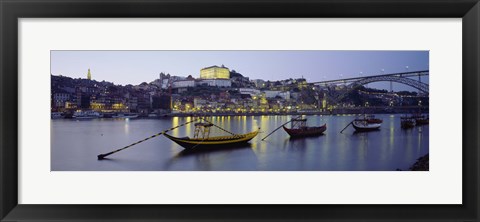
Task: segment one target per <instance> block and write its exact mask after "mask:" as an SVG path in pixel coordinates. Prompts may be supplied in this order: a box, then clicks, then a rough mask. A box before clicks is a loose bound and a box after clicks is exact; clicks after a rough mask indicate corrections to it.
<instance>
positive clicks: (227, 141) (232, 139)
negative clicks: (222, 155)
mask: <svg viewBox="0 0 480 222" xmlns="http://www.w3.org/2000/svg"><path fill="white" fill-rule="evenodd" d="M212 126H215V125H214V124H212V123H196V124H195V133H194V136H193V138H190V137H174V136H171V135H168V134H164V135H165V136H166V137H167V138H168V139H170V140H172V141H173V142H175V143H177V144H178V145H180V146H182V147H183V148H185V149H187V150H199V149H202V150H208V149H228V148H230V147H237V146H240V145H244V144H246V143H247V142H248V141H250V140H251V139H253V138H254V137H255V136H257V135H258V132H259V130H260V129H258V130H256V131H252V132H249V133H245V134H232V135H228V136H214V137H210V127H212Z"/></svg>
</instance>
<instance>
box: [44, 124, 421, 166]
mask: <svg viewBox="0 0 480 222" xmlns="http://www.w3.org/2000/svg"><path fill="white" fill-rule="evenodd" d="M304 117H306V118H307V119H308V121H307V124H308V125H309V126H314V125H323V124H324V123H326V124H327V130H326V131H325V133H324V135H321V136H318V137H309V138H301V139H290V138H289V136H288V134H287V133H286V132H285V131H284V130H283V129H280V130H278V131H276V132H275V133H274V134H272V135H271V136H269V137H268V138H266V140H264V141H262V140H261V139H262V138H263V137H265V136H266V135H267V134H268V133H270V132H271V131H272V130H274V129H275V128H277V127H279V126H281V125H282V124H283V123H285V122H287V121H288V120H290V119H291V116H235V117H234V116H231V117H211V118H209V120H210V121H212V122H213V123H215V124H216V125H219V126H221V127H222V128H225V129H227V130H229V131H232V132H234V133H239V134H240V133H246V132H250V131H254V130H256V129H257V128H258V127H260V128H261V132H262V133H260V134H259V135H258V136H257V137H255V138H254V139H253V140H251V141H250V143H249V144H248V145H246V146H243V147H239V148H232V149H225V150H213V151H208V152H198V153H185V152H182V150H183V148H182V147H181V146H179V145H177V144H176V143H174V142H172V141H171V140H169V139H167V138H166V137H164V136H159V137H155V138H153V139H150V140H147V141H145V142H143V143H140V144H137V145H135V146H132V147H131V148H129V149H125V150H123V151H120V152H117V153H115V154H112V155H111V156H109V157H108V159H105V160H101V161H99V160H97V155H98V154H101V153H107V152H109V151H112V150H115V149H118V148H121V147H124V146H126V145H128V144H131V143H134V142H136V141H138V140H142V139H144V138H146V137H149V136H151V135H153V134H156V133H158V132H161V131H163V130H165V129H168V128H171V127H173V126H177V125H179V124H182V123H184V122H186V121H189V120H191V117H168V118H163V119H91V120H75V119H52V120H51V170H52V171H230V170H234V171H307V170H308V171H394V170H396V169H401V170H407V169H408V168H409V167H410V166H411V165H412V164H414V163H415V161H416V159H417V158H419V157H421V156H423V155H425V154H427V153H428V151H429V128H428V125H424V126H416V127H414V128H412V129H407V130H405V129H402V128H401V127H400V115H390V114H389V115H376V117H377V118H381V119H383V124H382V127H381V129H380V130H379V131H373V132H365V133H354V129H353V128H352V127H351V126H350V127H349V128H347V129H346V130H345V131H344V132H343V133H340V131H341V130H342V129H343V128H344V127H345V126H346V125H347V124H348V123H349V122H350V121H352V120H353V119H354V118H355V116H354V115H336V116H330V115H327V116H321V115H317V116H304ZM287 126H289V125H287ZM193 133H194V125H193V124H188V125H186V126H184V127H180V128H177V129H176V130H174V131H172V132H171V133H170V134H171V135H173V136H177V137H183V136H190V137H192V136H193ZM211 134H212V135H225V132H223V131H221V130H219V129H218V128H212V132H211Z"/></svg>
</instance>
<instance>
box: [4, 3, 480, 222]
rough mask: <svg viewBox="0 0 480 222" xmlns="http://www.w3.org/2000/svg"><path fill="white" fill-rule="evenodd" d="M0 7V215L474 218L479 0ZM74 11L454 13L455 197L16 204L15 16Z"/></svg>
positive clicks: (101, 14) (116, 14) (115, 14)
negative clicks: (454, 200)
mask: <svg viewBox="0 0 480 222" xmlns="http://www.w3.org/2000/svg"><path fill="white" fill-rule="evenodd" d="M0 15H1V18H0V19H1V21H0V22H1V25H0V29H1V39H0V44H1V55H0V56H1V57H0V67H1V75H0V84H1V86H0V109H1V111H0V155H1V157H0V158H1V160H0V178H1V183H0V199H1V200H0V218H1V221H74V220H75V221H105V220H110V221H119V220H123V221H195V220H204V221H214V220H216V221H307V220H308V221H372V220H379V221H427V220H428V221H479V215H480V212H479V208H480V206H479V199H480V198H479V197H480V196H479V193H480V192H479V189H480V188H479V187H480V186H479V182H478V181H479V178H478V177H479V174H480V171H479V160H480V158H479V152H478V148H479V141H478V139H477V137H478V135H479V134H478V125H479V119H478V111H479V102H478V98H479V97H478V96H479V90H478V86H479V78H478V76H479V74H480V70H479V61H480V60H479V53H480V49H479V46H480V45H479V40H480V36H479V31H480V30H479V28H480V26H479V25H480V20H479V19H480V17H479V16H480V5H479V3H478V0H366V1H361V0H257V1H254V0H244V1H238V0H143V1H135V0H119V1H109V0H101V1H93V0H63V1H59V0H37V1H33V0H16V1H14V0H0ZM77 17H88V18H107V17H111V18H121V17H127V18H130V17H145V18H147V17H215V18H226V17H258V18H266V17H268V18H283V17H285V18H294V17H304V18H313V17H349V18H353V17H360V18H365V17H371V18H400V17H405V18H444V17H449V18H462V35H463V37H462V41H463V42H462V44H463V54H462V55H463V66H462V68H463V73H462V84H463V89H462V94H463V96H462V102H463V107H462V109H463V111H462V112H463V118H462V122H463V135H462V140H463V141H462V143H463V147H462V148H463V154H462V157H463V171H462V172H463V175H462V178H463V181H462V182H463V197H462V198H463V204H462V205H24V204H18V197H17V194H18V154H17V147H18V67H17V64H18V23H17V20H18V19H19V18H77ZM445 44H448V43H445ZM467 95H468V96H467ZM453 118H454V119H455V117H453ZM450 148H452V149H453V148H455V147H450ZM179 192H181V191H179ZM238 192H242V191H238ZM392 192H395V191H392ZM179 195H181V193H179ZM99 198H101V197H99Z"/></svg>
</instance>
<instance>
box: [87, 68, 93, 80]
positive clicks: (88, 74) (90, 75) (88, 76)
mask: <svg viewBox="0 0 480 222" xmlns="http://www.w3.org/2000/svg"><path fill="white" fill-rule="evenodd" d="M87 79H88V80H92V74H91V73H90V68H89V69H88V73H87Z"/></svg>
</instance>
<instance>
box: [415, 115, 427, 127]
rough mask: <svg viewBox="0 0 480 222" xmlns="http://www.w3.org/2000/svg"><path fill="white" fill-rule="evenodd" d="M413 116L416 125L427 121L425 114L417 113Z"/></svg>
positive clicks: (424, 123)
mask: <svg viewBox="0 0 480 222" xmlns="http://www.w3.org/2000/svg"><path fill="white" fill-rule="evenodd" d="M413 118H414V119H415V123H416V125H426V124H428V123H429V120H428V116H427V115H421V114H417V115H414V116H413Z"/></svg>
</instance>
